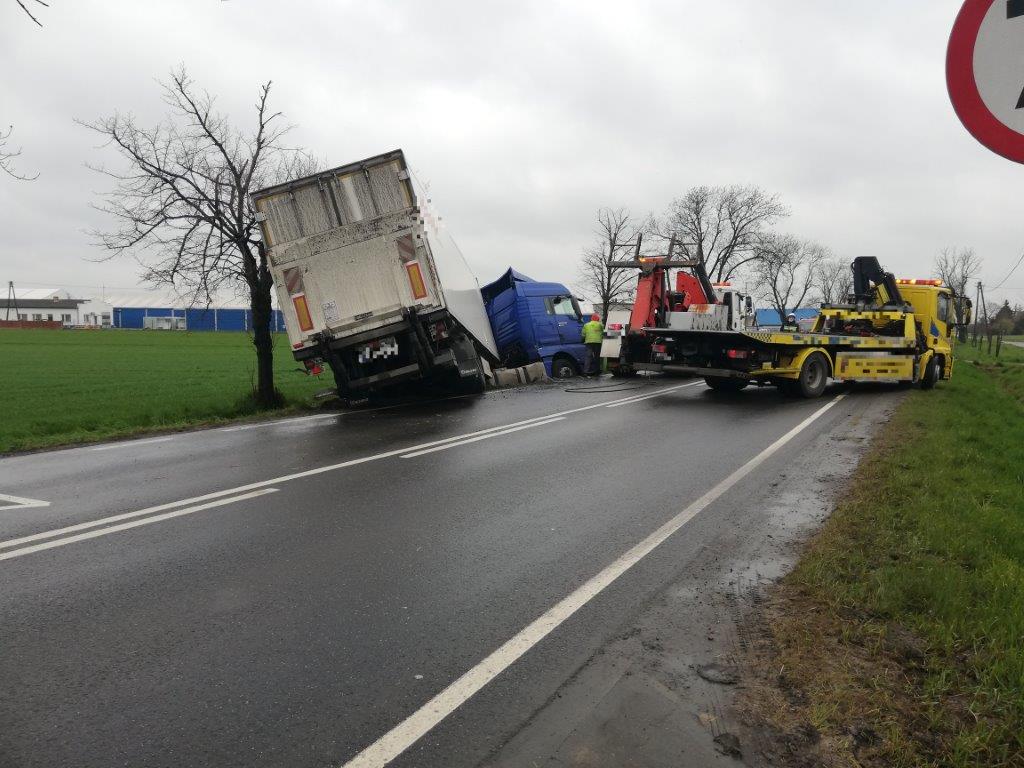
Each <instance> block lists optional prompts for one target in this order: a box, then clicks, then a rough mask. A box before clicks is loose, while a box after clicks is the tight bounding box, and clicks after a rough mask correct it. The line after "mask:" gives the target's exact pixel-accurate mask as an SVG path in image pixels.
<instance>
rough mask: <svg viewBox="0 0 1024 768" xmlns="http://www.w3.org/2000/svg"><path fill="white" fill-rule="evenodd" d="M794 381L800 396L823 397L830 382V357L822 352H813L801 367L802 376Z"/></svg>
mask: <svg viewBox="0 0 1024 768" xmlns="http://www.w3.org/2000/svg"><path fill="white" fill-rule="evenodd" d="M793 383H794V384H795V389H796V394H799V395H800V397H806V398H812V397H821V393H822V392H824V391H825V385H826V384H828V358H826V357H825V355H823V354H822V353H821V352H812V353H811V354H810V355H808V356H807V359H806V360H804V364H803V367H801V368H800V378H799V379H797V380H796V381H795V382H793Z"/></svg>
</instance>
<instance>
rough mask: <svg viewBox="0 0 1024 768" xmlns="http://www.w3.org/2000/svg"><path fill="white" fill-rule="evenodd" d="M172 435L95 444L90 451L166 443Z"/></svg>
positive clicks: (171, 438)
mask: <svg viewBox="0 0 1024 768" xmlns="http://www.w3.org/2000/svg"><path fill="white" fill-rule="evenodd" d="M173 439H174V438H173V437H154V438H151V439H149V440H125V441H124V442H121V443H110V444H109V445H97V446H94V447H92V448H90V449H89V450H90V451H110V450H113V449H114V448H134V447H135V446H137V445H149V444H150V443H166V442H167V441H168V440H173Z"/></svg>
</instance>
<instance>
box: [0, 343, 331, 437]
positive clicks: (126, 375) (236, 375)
mask: <svg viewBox="0 0 1024 768" xmlns="http://www.w3.org/2000/svg"><path fill="white" fill-rule="evenodd" d="M255 361H256V358H255V352H254V351H253V347H252V343H251V342H250V340H249V336H248V335H247V334H244V333H180V332H171V331H119V330H110V331H43V330H10V329H3V330H0V453H3V452H9V451H15V450H25V449H31V448H42V447H47V446H53V445H61V444H64V443H73V442H85V441H90V440H99V439H103V438H109V437H114V436H123V435H132V434H138V433H142V432H147V431H153V430H161V429H175V428H180V427H184V426H188V425H195V424H203V423H210V422H217V421H223V420H228V419H237V418H240V417H244V416H247V415H250V414H253V413H255V408H254V407H253V403H252V397H251V394H252V388H253V382H254V380H255ZM274 365H275V368H276V371H277V384H278V388H279V389H280V390H281V392H282V394H283V395H284V396H285V400H286V402H287V404H288V409H290V410H296V409H299V408H304V407H307V406H308V405H309V404H310V403H311V397H312V395H313V393H314V392H316V391H317V390H319V389H324V388H326V387H328V386H330V382H329V381H327V380H326V379H323V378H321V379H319V380H317V379H315V378H312V377H308V376H306V375H304V374H301V373H297V372H295V368H296V365H295V361H294V360H293V359H292V356H291V354H290V353H289V349H288V345H287V339H285V337H283V336H281V337H279V338H278V339H277V342H276V349H275V356H274Z"/></svg>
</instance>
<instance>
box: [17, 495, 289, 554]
mask: <svg viewBox="0 0 1024 768" xmlns="http://www.w3.org/2000/svg"><path fill="white" fill-rule="evenodd" d="M276 492H277V488H263V489H261V490H258V491H253V492H252V493H244V494H242V495H241V496H232V497H230V498H227V499H218V500H217V501H211V502H209V503H207V504H197V505H196V506H194V507H185V508H184V509H176V510H175V511H173V512H166V513H164V514H162V515H153V516H152V517H145V518H143V519H141V520H133V521H131V522H130V523H121V524H120V525H112V526H110V527H109V528H99V529H98V530H95V531H87V532H86V533H79V534H76V535H74V536H65V537H64V538H62V539H53V540H51V541H44V542H43V543H41V544H33V545H32V546H29V547H23V548H22V549H14V550H11V551H10V552H0V560H10V559H12V558H15V557H23V556H25V555H31V554H32V553H33V552H41V551H42V550H44V549H53V548H54V547H63V546H66V545H68V544H73V543H75V542H76V541H83V540H85V539H95V538H96V537H98V536H106V535H107V534H110V533H117V532H118V531H126V530H128V529H129V528H138V527H139V526H140V525H151V524H152V523H159V522H162V521H163V520H170V519H171V518H172V517H181V516H182V515H191V514H194V513H195V512H202V511H203V510H204V509H213V508H214V507H223V506H224V505H225V504H234V503H235V502H236V501H245V500H247V499H254V498H256V497H257V496H266V495H267V494H268V493H276Z"/></svg>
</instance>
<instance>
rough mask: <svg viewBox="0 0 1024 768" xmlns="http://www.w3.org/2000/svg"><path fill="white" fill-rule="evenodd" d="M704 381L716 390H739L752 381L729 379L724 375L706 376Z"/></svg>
mask: <svg viewBox="0 0 1024 768" xmlns="http://www.w3.org/2000/svg"><path fill="white" fill-rule="evenodd" d="M704 383H705V384H707V385H708V386H709V387H711V389H713V390H714V391H715V392H739V391H740V390H741V389H745V388H746V386H747V385H748V384H749V383H750V382H749V381H747V380H746V379H727V378H725V377H722V376H705V377H704Z"/></svg>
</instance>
